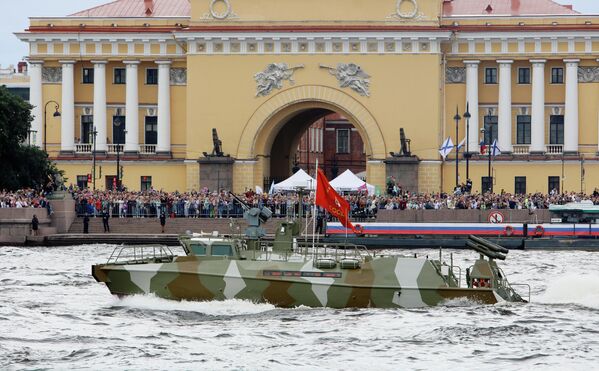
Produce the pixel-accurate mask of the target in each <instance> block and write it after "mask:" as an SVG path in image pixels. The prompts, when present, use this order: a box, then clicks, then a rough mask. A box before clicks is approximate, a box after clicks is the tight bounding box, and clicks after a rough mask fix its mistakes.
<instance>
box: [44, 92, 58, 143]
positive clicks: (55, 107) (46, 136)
mask: <svg viewBox="0 0 599 371" xmlns="http://www.w3.org/2000/svg"><path fill="white" fill-rule="evenodd" d="M50 103H54V109H55V111H54V113H53V114H52V116H53V117H60V112H58V109H59V108H60V105H59V104H58V102H56V101H53V100H50V101H47V102H46V104H45V105H44V152H46V153H47V152H48V150H47V147H46V142H47V140H46V139H47V138H48V134H47V133H48V131H47V130H46V110H47V109H48V104H50Z"/></svg>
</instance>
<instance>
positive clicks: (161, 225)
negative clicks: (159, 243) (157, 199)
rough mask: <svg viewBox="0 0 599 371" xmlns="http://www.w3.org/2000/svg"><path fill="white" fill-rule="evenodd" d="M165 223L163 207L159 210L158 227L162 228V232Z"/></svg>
mask: <svg viewBox="0 0 599 371" xmlns="http://www.w3.org/2000/svg"><path fill="white" fill-rule="evenodd" d="M165 225H166V213H165V212H164V209H163V210H162V211H161V212H160V227H161V228H162V233H164V226H165Z"/></svg>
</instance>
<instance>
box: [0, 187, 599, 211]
mask: <svg viewBox="0 0 599 371" xmlns="http://www.w3.org/2000/svg"><path fill="white" fill-rule="evenodd" d="M69 191H70V192H71V194H72V196H73V198H74V199H75V201H76V212H77V214H78V215H79V216H84V215H88V216H91V217H93V216H102V215H104V214H108V215H109V216H111V217H120V218H126V217H132V218H144V217H160V215H161V213H164V214H165V215H166V217H170V218H177V217H185V218H229V217H242V216H243V212H244V205H242V204H241V203H240V202H238V201H236V200H235V197H234V196H233V195H232V194H231V193H230V192H228V191H224V190H221V191H219V192H215V191H209V190H208V189H202V190H200V191H192V192H163V191H158V190H153V189H151V190H148V191H142V192H132V191H110V190H108V191H104V190H90V189H73V188H71V189H69ZM238 197H239V199H240V200H241V201H242V202H243V203H244V204H245V205H248V206H250V207H258V208H261V207H263V206H267V207H269V208H270V209H271V210H272V212H273V216H274V217H298V216H299V215H300V213H301V215H310V214H311V213H312V208H313V202H314V199H313V195H310V194H304V195H302V196H301V197H300V195H298V194H297V193H293V192H289V193H275V194H268V193H261V194H260V193H256V192H254V191H247V192H245V193H243V194H240V195H238ZM345 197H346V199H347V200H348V202H349V204H350V208H351V217H352V218H356V219H369V218H374V217H376V214H377V212H378V210H383V209H384V210H398V211H401V210H439V209H462V210H467V209H479V210H485V209H486V210H489V209H528V210H535V209H547V208H548V207H549V205H550V204H561V205H563V204H566V203H568V202H580V201H584V200H587V201H590V202H592V203H593V204H595V205H599V191H598V190H595V191H594V192H593V193H592V194H588V195H587V194H582V193H574V192H570V193H559V192H557V191H552V192H550V193H548V194H542V193H532V194H522V195H519V194H511V193H506V192H501V193H485V194H481V193H476V192H473V193H469V192H463V191H462V190H456V191H455V192H454V193H451V194H449V193H410V192H403V191H399V192H397V189H393V190H390V192H387V194H385V195H369V194H365V193H352V194H347V195H345ZM0 207H2V208H6V207H12V208H23V207H34V208H46V209H48V213H50V212H51V206H50V202H49V201H48V200H47V197H46V193H45V191H35V190H33V189H23V190H19V191H15V192H8V191H1V192H0Z"/></svg>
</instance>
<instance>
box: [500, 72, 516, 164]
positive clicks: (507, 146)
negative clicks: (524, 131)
mask: <svg viewBox="0 0 599 371" xmlns="http://www.w3.org/2000/svg"><path fill="white" fill-rule="evenodd" d="M513 62H514V61H511V60H500V61H497V63H498V64H499V103H498V106H499V107H498V116H499V117H498V119H497V125H498V128H497V129H498V133H497V141H498V143H499V149H500V150H501V152H502V153H511V152H512V63H513Z"/></svg>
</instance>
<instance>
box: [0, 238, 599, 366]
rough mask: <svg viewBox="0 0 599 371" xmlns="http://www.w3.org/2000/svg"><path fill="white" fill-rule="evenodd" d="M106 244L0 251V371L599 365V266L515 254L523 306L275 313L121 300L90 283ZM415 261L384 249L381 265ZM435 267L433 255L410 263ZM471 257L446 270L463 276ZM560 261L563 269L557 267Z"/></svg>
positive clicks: (563, 255) (452, 304) (510, 273)
mask: <svg viewBox="0 0 599 371" xmlns="http://www.w3.org/2000/svg"><path fill="white" fill-rule="evenodd" d="M113 248H114V246H108V245H98V246H68V247H60V248H52V249H47V248H27V249H20V248H5V249H0V261H2V265H0V276H1V279H0V369H2V370H4V369H40V368H41V369H65V368H68V369H82V368H91V369H97V368H108V367H110V368H115V369H149V368H151V369H198V368H199V369H223V368H228V369H273V368H291V369H322V368H328V369H354V368H364V369H372V368H377V369H380V370H396V369H427V370H436V369H463V368H466V367H467V368H473V369H485V368H500V369H532V368H542V369H548V368H549V369H551V368H553V369H581V370H588V369H592V368H594V367H596V366H595V365H596V364H599V354H598V352H597V349H599V337H598V334H599V316H598V315H597V309H599V273H595V272H593V271H592V269H594V268H595V267H599V254H591V253H586V252H574V251H571V252H540V251H534V252H533V251H512V252H510V254H509V256H508V260H507V261H506V262H501V263H500V265H501V266H502V269H503V270H504V272H505V273H506V275H507V277H508V278H509V279H510V281H512V282H523V283H524V282H526V283H529V284H531V286H532V287H531V288H532V293H533V297H532V304H514V303H501V304H496V305H481V304H480V303H477V302H474V301H471V300H468V299H454V300H449V301H447V302H445V303H444V304H443V305H442V306H439V307H435V308H418V309H409V310H402V309H398V310H391V309H344V310H338V309H326V308H325V309H312V308H306V307H300V308H293V309H278V308H274V307H273V306H272V305H269V304H256V303H252V302H249V301H243V300H227V301H220V302H217V301H215V302H191V301H169V300H165V299H161V298H157V297H154V296H151V295H140V296H130V297H125V298H123V299H117V298H114V297H112V296H111V295H110V293H109V292H108V290H107V289H106V287H105V286H104V285H103V284H100V283H98V282H96V281H95V280H94V279H93V278H92V277H91V275H90V274H89V267H90V265H91V264H93V263H96V262H102V261H105V259H106V256H108V255H109V254H110V252H112V249H113ZM402 253H409V254H412V253H413V252H412V251H410V252H405V251H404V252H402V251H388V252H386V254H402ZM427 254H428V255H430V256H436V255H437V254H438V251H433V250H430V251H419V252H418V255H420V256H424V255H427ZM472 259H473V255H472V253H470V252H465V251H455V252H454V262H455V264H457V265H461V266H462V267H467V266H469V265H471V264H472V261H473V260H472ZM558 262H559V263H558Z"/></svg>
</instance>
